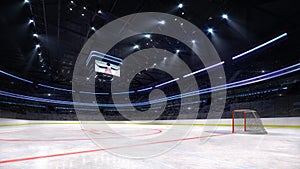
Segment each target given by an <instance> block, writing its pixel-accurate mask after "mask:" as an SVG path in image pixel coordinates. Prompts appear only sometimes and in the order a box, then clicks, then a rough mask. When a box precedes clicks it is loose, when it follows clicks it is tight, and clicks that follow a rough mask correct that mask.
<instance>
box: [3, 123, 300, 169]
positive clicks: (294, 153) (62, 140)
mask: <svg viewBox="0 0 300 169" xmlns="http://www.w3.org/2000/svg"><path fill="white" fill-rule="evenodd" d="M262 121H263V123H264V126H265V128H266V130H267V132H268V134H263V135H259V134H232V133H231V127H230V122H231V120H230V119H222V120H211V122H210V123H209V124H210V126H211V127H206V126H205V125H207V120H197V121H190V120H181V121H180V122H179V124H178V123H177V126H175V127H176V130H178V131H180V130H181V128H183V126H188V125H190V126H192V130H191V131H190V132H189V134H188V135H186V136H184V137H178V139H174V138H172V139H166V140H159V141H155V139H154V141H152V142H147V143H144V144H134V143H133V142H122V143H121V144H122V145H120V146H114V145H112V146H107V144H105V145H106V147H103V146H99V145H97V144H95V143H94V142H93V141H92V140H91V139H90V138H89V137H88V136H87V135H86V132H87V131H85V129H84V128H83V127H82V125H80V123H79V122H78V121H26V120H15V119H14V120H11V119H1V127H0V149H1V155H0V168H1V169H2V168H3V169H20V168H31V169H34V168H36V169H41V168H53V169H64V168H86V169H87V168H145V169H146V168H170V169H173V168H182V169H188V168H289V169H298V168H299V167H300V156H299V153H300V145H299V142H300V132H299V131H300V118H268V119H262ZM105 123H109V125H110V126H111V128H113V130H114V131H115V132H108V131H105V130H102V131H101V130H93V131H88V132H90V133H91V134H93V135H94V136H95V137H93V139H96V140H106V141H111V142H116V141H118V139H120V138H121V137H119V136H120V135H119V134H122V135H123V136H125V137H131V138H133V139H143V138H145V137H153V138H155V137H156V136H159V135H162V134H164V133H165V132H167V131H168V130H169V129H170V127H174V125H172V121H157V122H155V123H153V124H150V123H146V124H145V122H143V123H142V122H116V121H114V122H105ZM214 123H215V126H214V125H213V124H214ZM95 125H103V124H101V122H96V123H95ZM174 143H176V145H175V146H173V147H172V148H170V149H169V150H168V151H165V152H163V153H159V154H157V155H153V156H151V157H149V158H131V157H124V156H120V155H118V154H114V153H112V152H111V150H127V151H129V152H130V151H135V150H136V149H138V148H145V147H147V150H149V151H155V149H157V148H161V147H162V146H168V145H170V144H174Z"/></svg>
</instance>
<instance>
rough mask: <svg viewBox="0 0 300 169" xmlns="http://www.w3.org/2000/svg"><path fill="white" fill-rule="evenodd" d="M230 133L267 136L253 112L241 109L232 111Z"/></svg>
mask: <svg viewBox="0 0 300 169" xmlns="http://www.w3.org/2000/svg"><path fill="white" fill-rule="evenodd" d="M232 133H250V134H267V131H266V129H265V128H264V126H263V123H262V121H261V119H260V117H259V115H258V114H257V112H256V111H255V110H250V109H241V110H233V111H232Z"/></svg>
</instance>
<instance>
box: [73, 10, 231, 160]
mask: <svg viewBox="0 0 300 169" xmlns="http://www.w3.org/2000/svg"><path fill="white" fill-rule="evenodd" d="M145 33H146V34H158V35H164V36H168V37H171V38H173V39H176V40H178V41H180V42H181V43H184V44H185V45H186V46H188V47H189V48H190V50H192V51H193V52H194V53H195V54H196V55H197V56H198V57H199V59H200V60H201V61H202V63H203V65H204V66H205V67H209V66H211V65H214V64H217V63H220V62H221V60H220V58H219V56H218V54H217V52H216V50H215V48H214V47H213V45H212V44H211V42H210V41H209V39H208V38H207V37H206V35H205V34H204V33H203V32H202V31H201V30H200V29H199V28H197V27H196V26H195V25H193V24H192V23H190V22H188V21H187V20H185V19H182V18H179V17H177V16H174V15H170V14H165V13H155V12H146V13H137V14H131V15H128V16H124V17H121V18H119V19H117V20H114V21H112V22H110V23H108V24H106V25H104V26H103V27H102V28H101V29H99V30H98V31H96V32H95V33H94V35H92V36H91V37H90V38H89V39H88V41H87V42H86V43H85V45H84V47H83V48H82V50H81V52H80V54H79V56H78V58H77V61H76V64H75V67H74V72H73V80H72V88H73V90H74V91H75V92H74V93H73V101H74V107H75V110H76V114H77V117H78V120H80V121H81V125H82V127H83V128H84V129H85V130H86V131H90V130H105V131H112V132H114V130H117V129H118V127H115V126H114V124H110V123H108V122H107V123H106V124H95V123H91V122H89V120H93V121H105V118H104V116H103V115H102V113H101V111H100V110H99V109H97V110H98V111H96V112H95V111H88V110H87V109H84V108H86V107H89V106H96V107H97V106H100V107H115V108H116V109H117V110H118V112H120V114H121V115H122V116H123V117H125V118H127V119H128V120H129V121H133V120H139V118H138V117H140V116H141V114H142V115H148V116H149V117H151V119H150V121H143V122H140V123H150V124H152V123H153V121H154V120H155V119H157V117H159V115H161V114H162V113H163V112H164V110H165V107H166V104H167V101H168V100H169V99H172V98H173V99H174V98H180V101H181V106H180V111H179V113H178V114H177V119H176V120H174V121H172V122H171V124H172V125H170V126H168V127H164V129H163V132H162V133H160V134H159V135H155V136H152V137H144V138H130V137H126V135H122V134H120V136H121V138H119V139H116V140H113V141H111V140H96V139H93V137H95V136H94V135H91V134H90V133H88V132H86V133H85V134H86V135H87V136H88V137H90V138H91V139H92V140H93V142H94V143H95V144H96V145H98V146H100V147H104V148H108V149H107V150H108V151H109V152H111V153H113V154H116V155H119V156H124V157H128V158H146V157H151V156H154V155H158V154H161V153H163V152H166V151H168V150H170V149H171V148H172V147H174V146H175V145H177V144H178V143H179V142H180V140H181V139H182V138H184V137H185V136H186V135H187V134H188V133H189V131H190V130H191V128H192V127H193V125H178V124H180V123H181V120H182V119H186V118H187V116H188V118H189V119H190V120H191V119H192V120H195V119H196V118H197V114H198V111H199V100H200V98H199V92H198V90H199V89H198V85H197V81H196V79H195V78H194V76H189V77H187V76H184V75H187V74H190V73H192V71H191V70H190V69H189V67H188V65H186V63H185V62H184V61H182V60H181V59H180V58H179V57H178V56H177V55H176V53H172V52H170V51H165V50H162V49H156V48H149V49H144V50H139V51H137V52H134V53H133V54H131V55H129V56H127V57H126V58H124V59H123V60H122V64H121V65H120V70H121V72H120V77H115V78H114V80H113V81H112V82H111V92H110V93H120V92H122V93H123V94H122V95H119V94H118V95H114V94H112V95H111V97H112V100H113V104H107V103H106V104H102V103H99V104H97V101H96V96H95V95H92V94H86V93H83V92H81V91H88V92H92V93H93V92H95V79H94V78H89V80H87V77H94V76H95V75H96V73H95V71H91V70H92V69H93V64H94V60H95V58H94V56H93V55H92V54H91V52H92V51H99V52H101V53H107V52H108V51H109V50H110V49H111V48H113V47H114V46H115V45H116V44H117V43H119V42H120V41H122V40H124V39H126V38H130V37H132V36H135V35H140V34H145ZM174 57H175V59H174ZM164 58H173V59H172V62H171V61H170V62H164V65H159V63H162V60H164ZM97 59H100V58H99V57H98V58H97ZM153 65H158V66H157V68H158V69H160V70H161V71H163V72H166V73H168V74H169V75H170V76H171V77H172V78H173V80H174V79H176V80H174V82H175V83H177V85H178V86H179V89H180V93H181V94H180V95H177V96H176V97H166V95H164V93H163V92H160V91H157V90H160V88H159V87H155V86H153V87H151V88H149V89H148V95H149V100H148V101H147V102H139V103H131V101H130V97H129V93H130V92H129V85H130V82H131V81H132V79H133V78H134V76H135V75H136V74H138V73H139V72H141V71H142V70H145V69H148V68H151V67H152V66H153ZM207 72H208V75H209V80H210V84H211V86H212V87H213V86H218V85H225V84H226V81H225V78H219V77H225V73H224V70H223V68H222V67H221V68H218V69H214V70H211V69H208V70H207ZM152 90H153V91H152ZM135 92H138V91H135ZM140 92H142V91H140ZM225 97H226V91H225V90H222V91H218V92H213V91H212V93H211V105H210V110H209V112H208V117H207V118H208V119H210V118H216V119H220V118H221V115H222V112H223V109H224V105H225ZM186 103H193V104H189V109H190V111H188V112H187V110H186V109H184V107H185V106H183V105H184V104H186ZM143 105H150V108H148V109H147V110H145V111H140V110H138V109H136V106H143ZM124 108H127V109H135V111H134V112H126V111H125V112H124V111H122V109H124ZM190 122H192V123H193V121H190ZM207 123H209V121H207ZM214 128H215V127H214V126H211V125H207V126H205V127H204V129H203V130H210V131H212V130H214ZM114 133H118V132H114ZM199 135H207V132H202V133H199ZM206 138H208V137H206ZM165 140H175V141H172V142H168V143H165V144H159V143H162V142H164V141H165ZM176 140H178V141H176ZM151 143H154V144H151ZM155 143H157V144H155ZM130 145H132V147H131V148H124V149H109V147H122V146H124V147H125V146H126V147H128V146H130ZM143 145H148V146H143Z"/></svg>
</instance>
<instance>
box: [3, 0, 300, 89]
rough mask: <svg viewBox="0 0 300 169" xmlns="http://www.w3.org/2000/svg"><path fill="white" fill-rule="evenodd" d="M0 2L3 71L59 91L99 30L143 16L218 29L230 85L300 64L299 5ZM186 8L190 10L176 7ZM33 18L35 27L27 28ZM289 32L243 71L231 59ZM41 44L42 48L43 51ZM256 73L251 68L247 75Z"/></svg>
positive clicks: (165, 42)
mask: <svg viewBox="0 0 300 169" xmlns="http://www.w3.org/2000/svg"><path fill="white" fill-rule="evenodd" d="M1 3H2V5H1V7H0V8H1V10H0V13H1V16H0V24H1V57H0V68H1V70H4V71H6V72H10V73H12V74H15V75H18V76H21V77H24V78H27V79H31V80H35V81H39V82H43V83H47V84H52V85H56V86H57V85H58V86H69V87H70V85H71V80H72V72H73V68H74V63H75V61H76V58H77V56H78V54H79V52H80V50H81V48H82V46H83V44H84V43H85V42H86V40H87V39H88V38H89V37H90V36H91V35H92V34H93V33H94V30H93V29H92V28H93V27H94V28H95V29H100V28H101V27H102V26H103V25H105V24H106V23H108V22H110V21H112V20H115V19H117V18H119V17H122V16H125V15H128V14H133V13H137V12H163V13H169V14H173V15H177V16H179V17H182V18H184V19H187V20H189V21H190V22H191V23H193V24H195V25H196V26H197V27H199V28H200V29H201V30H203V32H205V33H207V28H210V27H212V28H213V29H214V31H215V34H214V36H215V38H213V37H212V36H209V34H207V35H208V37H209V38H210V40H211V42H212V43H213V44H214V46H215V48H216V49H217V51H218V53H219V55H220V57H221V59H222V60H224V61H228V62H227V63H228V64H227V65H225V71H226V76H227V78H228V79H227V80H233V78H234V77H235V76H237V75H236V72H240V73H241V72H246V73H250V74H251V73H254V74H255V72H257V71H261V70H268V69H276V68H280V67H283V66H285V65H289V64H293V63H296V62H299V52H300V50H299V49H300V48H299V46H298V44H297V43H298V42H297V40H298V38H299V37H300V36H299V31H298V30H299V14H298V13H299V9H298V6H297V5H295V4H294V3H295V1H292V0H289V1H286V0H275V1H274V0H273V1H271V0H266V1H261V0H252V1H246V0H203V1H202V0H201V1H196V0H194V1H192V0H184V1H178V0H176V1H175V0H170V1H161V0H148V1H147V0H130V1H123V0H122V1H121V0H113V1H111V0H91V1H79V0H77V1H76V0H74V1H72V2H71V1H70V0H29V2H28V3H24V1H22V0H7V1H2V2H1ZM179 3H182V4H183V8H180V9H179V8H177V6H178V4H179ZM223 13H226V14H228V16H229V17H230V19H231V20H232V24H231V23H228V22H227V21H225V20H224V19H221V17H220V16H221V15H222V14H223ZM31 19H32V20H34V24H28V22H29V20H31ZM284 32H286V33H288V38H286V39H284V40H283V41H281V42H279V43H278V44H274V45H272V47H268V48H266V49H263V50H262V51H260V52H257V53H255V54H254V55H256V57H252V59H249V60H246V61H244V62H242V63H238V64H235V63H233V62H230V61H231V58H232V56H234V55H237V54H239V53H242V52H244V51H246V50H248V49H251V48H253V47H255V46H257V45H259V44H261V43H264V42H266V41H268V40H269V39H272V38H274V37H276V36H278V35H280V34H282V33H284ZM34 34H37V35H38V37H34V36H33V35H34ZM216 39H217V40H216ZM153 40H154V42H153V43H155V44H153V45H152V47H157V48H163V49H166V50H169V51H174V50H176V49H177V48H180V47H182V46H180V45H179V46H176V45H174V44H176V41H174V40H172V39H168V38H166V37H162V36H155V37H153ZM169 41H173V42H174V43H169ZM136 43H139V44H140V45H141V49H142V48H146V46H145V44H147V43H148V42H147V40H145V39H139V38H138V37H132V38H131V39H127V40H124V41H123V42H122V44H119V46H118V47H117V48H118V49H119V50H118V51H121V52H119V53H118V52H115V53H113V54H114V55H115V56H117V57H120V58H122V57H124V56H126V54H124V53H122V49H124V48H126V47H132V45H134V44H136ZM37 44H39V45H40V47H39V49H38V50H37V49H36V45H37ZM143 45H144V46H143ZM180 55H181V58H189V57H191V56H192V55H193V54H192V53H191V52H188V51H187V52H185V53H184V52H182V53H181V54H180ZM262 56H263V57H262ZM188 60H189V59H187V61H188ZM249 63H251V64H249ZM191 64H192V63H191ZM200 64H201V63H200ZM191 66H192V67H193V69H194V70H197V69H198V68H199V65H197V64H194V65H193V64H192V65H191ZM249 66H250V67H251V69H249V68H246V67H249ZM152 72H156V71H152ZM149 76H154V80H155V79H156V80H157V78H155V77H158V75H157V74H155V73H154V74H152V75H149V74H148V75H145V76H141V77H140V78H139V79H137V81H139V82H137V83H141V85H147V84H148V83H150V82H147V80H148V79H149ZM137 78H138V77H137ZM159 78H160V79H161V77H159Z"/></svg>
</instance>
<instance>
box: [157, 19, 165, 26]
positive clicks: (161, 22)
mask: <svg viewBox="0 0 300 169" xmlns="http://www.w3.org/2000/svg"><path fill="white" fill-rule="evenodd" d="M158 23H159V24H161V25H164V24H166V21H165V20H162V21H159V22H158Z"/></svg>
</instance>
